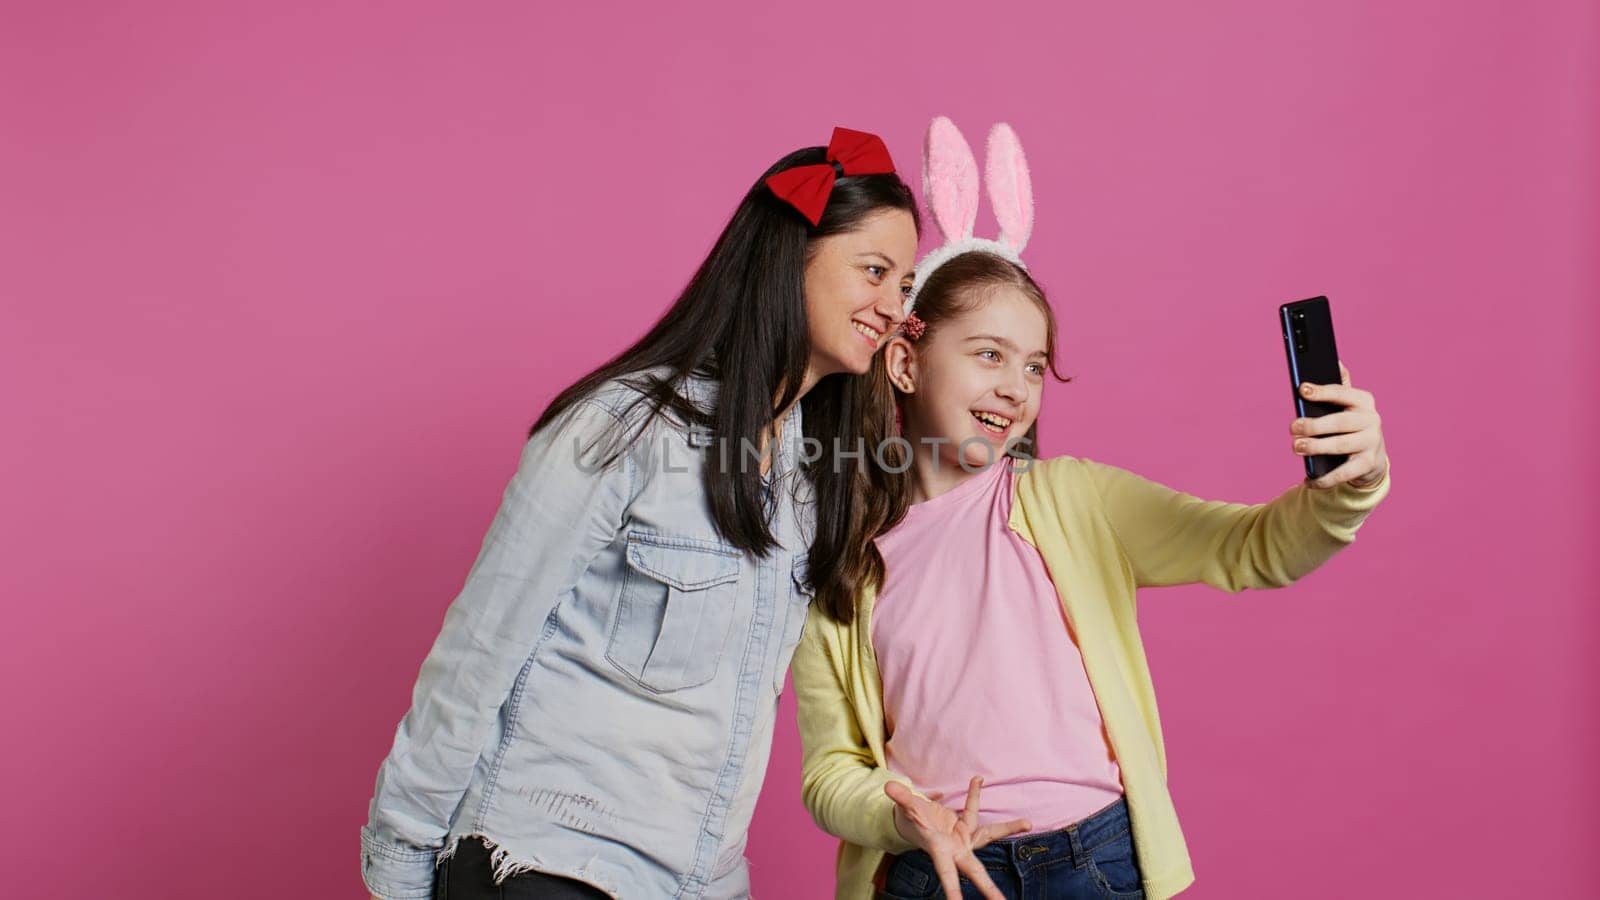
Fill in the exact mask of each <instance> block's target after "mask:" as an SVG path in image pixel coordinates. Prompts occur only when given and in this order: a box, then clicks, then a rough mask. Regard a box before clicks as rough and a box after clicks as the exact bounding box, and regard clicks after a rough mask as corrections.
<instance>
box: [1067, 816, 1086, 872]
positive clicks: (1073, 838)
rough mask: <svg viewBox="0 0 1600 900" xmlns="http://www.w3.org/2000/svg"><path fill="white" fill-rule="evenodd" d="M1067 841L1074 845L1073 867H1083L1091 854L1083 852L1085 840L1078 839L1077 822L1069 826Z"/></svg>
mask: <svg viewBox="0 0 1600 900" xmlns="http://www.w3.org/2000/svg"><path fill="white" fill-rule="evenodd" d="M1067 841H1068V843H1069V844H1070V845H1071V846H1072V867H1073V868H1074V869H1081V868H1083V866H1084V864H1085V863H1086V862H1087V861H1088V859H1089V855H1088V854H1087V853H1084V852H1083V841H1081V840H1079V839H1078V826H1077V825H1076V824H1074V825H1070V826H1068V827H1067Z"/></svg>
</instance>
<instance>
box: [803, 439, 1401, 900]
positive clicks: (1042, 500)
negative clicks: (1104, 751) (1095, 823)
mask: <svg viewBox="0 0 1600 900" xmlns="http://www.w3.org/2000/svg"><path fill="white" fill-rule="evenodd" d="M1013 485H1014V492H1015V493H1014V495H1013V503H1012V511H1011V519H1010V523H1009V524H1010V527H1011V530H1012V531H1015V532H1016V533H1017V534H1019V535H1021V536H1022V538H1023V539H1024V540H1026V541H1028V543H1030V544H1031V545H1033V546H1034V547H1035V548H1036V549H1038V551H1039V554H1040V556H1041V557H1042V558H1043V559H1044V563H1045V567H1046V569H1047V570H1048V571H1049V573H1050V578H1051V580H1052V581H1053V582H1054V583H1055V585H1056V592H1057V594H1058V595H1059V596H1060V598H1061V606H1062V609H1063V610H1064V611H1065V613H1066V615H1067V618H1068V621H1070V622H1072V623H1073V624H1074V625H1075V626H1076V629H1077V636H1078V645H1079V646H1078V649H1079V651H1080V653H1081V654H1082V656H1083V665H1084V669H1085V670H1086V671H1087V673H1088V676H1089V684H1090V686H1091V687H1092V688H1093V690H1094V695H1095V699H1096V701H1097V702H1098V703H1099V706H1100V714H1101V717H1102V718H1103V720H1104V721H1105V726H1106V733H1107V735H1108V737H1109V738H1110V741H1111V746H1112V750H1113V752H1114V753H1115V754H1116V758H1117V763H1118V765H1119V766H1120V768H1121V772H1122V784H1123V791H1124V794H1125V796H1126V799H1127V802H1128V809H1129V817H1130V819H1131V820H1132V826H1133V840H1134V847H1135V852H1136V853H1137V856H1138V859H1139V865H1140V868H1141V869H1142V870H1143V872H1144V891H1145V895H1146V896H1147V897H1148V898H1149V900H1165V898H1167V897H1171V896H1172V895H1174V894H1176V893H1178V892H1179V891H1181V890H1183V889H1184V888H1186V887H1188V886H1189V885H1190V884H1191V883H1192V882H1193V881H1194V870H1193V869H1192V868H1191V866H1190V863H1189V851H1188V849H1187V847H1186V846H1185V844H1184V840H1183V832H1182V830H1181V829H1180V828H1179V827H1178V816H1177V812H1176V811H1175V810H1174V809H1173V806H1172V797H1171V795H1170V794H1169V793H1168V792H1167V761H1166V750H1165V748H1164V747H1163V745H1162V741H1161V721H1160V718H1159V717H1158V715H1157V713H1156V697H1155V689H1154V687H1153V686H1152V685H1151V683H1150V670H1149V667H1148V666H1147V665H1146V663H1145V656H1144V645H1143V643H1142V642H1141V641H1140V638H1139V626H1138V622H1137V621H1136V619H1135V609H1134V590H1135V588H1139V587H1148V586H1156V585H1174V584H1190V583H1194V582H1204V583H1206V584H1209V585H1211V586H1213V587H1217V588H1221V589H1223V590H1226V591H1240V590H1243V589H1245V588H1273V587H1282V586H1284V585H1287V584H1289V583H1291V582H1293V581H1295V580H1296V579H1298V578H1301V577H1303V576H1304V575H1306V574H1308V573H1310V572H1311V571H1312V570H1313V569H1315V568H1316V567H1317V566H1319V565H1321V564H1322V563H1324V562H1326V561H1327V560H1328V559H1329V558H1330V557H1332V556H1333V555H1334V553H1336V552H1338V550H1339V549H1340V548H1342V547H1344V546H1345V545H1346V544H1349V543H1350V542H1351V541H1352V540H1354V539H1355V533H1356V529H1357V528H1358V527H1360V525H1361V522H1362V520H1363V519H1365V518H1366V516H1367V513H1368V512H1370V511H1371V510H1372V508H1373V507H1374V506H1376V505H1377V504H1378V502H1379V501H1380V500H1382V499H1383V498H1384V496H1385V495H1387V494H1388V492H1389V479H1388V477H1387V475H1386V476H1385V477H1384V479H1383V480H1382V481H1381V482H1379V483H1378V484H1377V485H1375V486H1373V487H1371V488H1366V489H1361V488H1355V487H1350V486H1348V485H1341V486H1339V487H1335V488H1333V489H1331V490H1320V491H1319V490H1313V489H1311V488H1309V487H1307V486H1306V485H1305V484H1304V483H1302V484H1300V485H1297V486H1295V487H1293V488H1291V489H1289V490H1288V491H1286V492H1285V493H1283V494H1282V495H1281V496H1279V497H1278V498H1277V499H1275V500H1273V501H1272V502H1270V503H1264V504H1257V505H1245V504H1240V503H1222V502H1216V501H1205V500H1201V499H1199V498H1197V497H1193V496H1190V495H1188V494H1184V493H1180V492H1178V491H1174V490H1172V489H1170V488H1167V487H1164V486H1162V485H1160V484H1157V483H1155V482H1152V481H1148V480H1146V479H1144V478H1141V477H1139V476H1137V475H1134V474H1133V473H1131V472H1128V471H1125V470H1123V469H1118V468H1115V467H1113V466H1107V465H1102V464H1099V463H1095V462H1091V461H1089V460H1086V459H1084V460H1080V459H1075V458H1072V457H1066V456H1063V457H1057V458H1055V459H1051V460H1048V461H1038V460H1036V461H1033V462H1032V464H1031V466H1030V467H1029V468H1028V470H1027V471H1025V472H1024V471H1020V470H1019V472H1018V474H1017V477H1016V478H1015V480H1014V482H1013ZM872 604H873V594H872V592H871V591H865V592H863V594H862V596H861V597H860V599H859V602H858V604H857V607H856V608H857V614H856V619H855V621H854V623H852V624H850V625H841V624H839V623H837V622H835V621H833V620H832V619H830V618H828V617H827V616H826V615H824V614H823V613H822V612H820V611H819V610H818V609H816V608H815V607H813V609H812V610H811V614H810V617H809V618H808V619H807V622H806V627H805V633H804V636H803V638H802V640H801V642H800V646H799V647H798V648H797V649H796V650H795V655H794V663H793V669H792V672H793V676H794V685H795V691H796V696H797V698H798V701H799V718H800V740H801V745H802V749H803V754H804V756H803V761H802V766H803V776H802V780H803V787H802V794H803V799H804V802H805V805H806V809H808V810H809V811H810V812H811V816H812V818H814V819H815V820H816V822H817V825H818V826H820V827H821V828H822V829H823V830H824V831H827V832H828V833H830V834H832V835H835V836H837V837H838V838H840V843H839V852H838V858H837V872H836V876H835V877H836V889H835V896H836V898H838V900H869V898H871V897H872V895H873V887H872V877H873V875H874V873H875V872H876V871H877V869H878V866H879V864H880V863H881V861H882V859H883V855H884V854H885V853H904V852H906V851H908V850H911V849H913V846H912V845H911V844H909V843H907V842H906V841H905V840H904V839H902V838H901V837H900V835H899V833H898V832H897V831H896V830H895V827H894V817H893V810H894V802H893V801H892V800H890V799H889V797H888V796H887V795H886V794H884V792H883V786H884V784H885V783H886V782H888V781H889V780H890V779H895V780H897V781H901V782H905V783H907V784H909V782H908V781H907V780H906V779H905V778H904V777H902V776H900V775H897V774H895V773H892V772H890V771H889V769H888V768H887V766H886V764H885V762H884V749H883V744H884V738H885V736H884V716H883V685H882V683H881V682H880V680H879V675H878V667H877V661H876V660H875V658H874V656H873V650H872V643H871V640H870V639H869V633H870V630H869V629H868V627H867V623H869V622H870V621H871V617H872Z"/></svg>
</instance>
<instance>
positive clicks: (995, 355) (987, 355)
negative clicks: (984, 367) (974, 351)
mask: <svg viewBox="0 0 1600 900" xmlns="http://www.w3.org/2000/svg"><path fill="white" fill-rule="evenodd" d="M978 355H979V356H981V357H983V358H984V359H988V360H993V361H994V362H999V361H1000V352H999V351H998V350H979V351H978Z"/></svg>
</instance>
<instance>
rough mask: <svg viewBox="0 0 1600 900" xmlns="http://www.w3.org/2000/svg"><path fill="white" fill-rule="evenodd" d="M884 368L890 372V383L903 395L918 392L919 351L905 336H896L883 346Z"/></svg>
mask: <svg viewBox="0 0 1600 900" xmlns="http://www.w3.org/2000/svg"><path fill="white" fill-rule="evenodd" d="M883 363H884V368H885V369H887V370H888V372H889V383H890V384H892V385H894V389H895V390H897V391H899V392H900V393H902V394H914V393H916V391H917V350H916V348H915V347H913V346H912V345H911V342H910V341H908V340H906V339H905V336H903V335H898V334H897V335H895V336H894V337H892V338H890V339H889V343H887V344H885V345H884V346H883Z"/></svg>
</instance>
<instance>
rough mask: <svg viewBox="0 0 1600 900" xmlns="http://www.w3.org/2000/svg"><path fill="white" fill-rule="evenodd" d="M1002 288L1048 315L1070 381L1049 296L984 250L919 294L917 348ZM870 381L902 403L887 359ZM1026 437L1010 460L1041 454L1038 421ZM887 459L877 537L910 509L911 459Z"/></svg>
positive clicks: (1052, 348) (876, 580)
mask: <svg viewBox="0 0 1600 900" xmlns="http://www.w3.org/2000/svg"><path fill="white" fill-rule="evenodd" d="M1001 288H1015V289H1016V290H1019V291H1021V292H1022V294H1023V296H1025V297H1027V298H1028V299H1029V300H1032V301H1033V302H1034V304H1035V305H1036V306H1038V307H1039V311H1040V312H1042V313H1043V314H1044V322H1045V363H1046V365H1047V366H1048V367H1049V369H1050V374H1051V375H1053V376H1054V377H1055V379H1056V380H1057V381H1060V382H1063V383H1064V382H1068V381H1071V380H1072V379H1071V378H1069V377H1067V376H1064V375H1062V374H1061V372H1060V371H1059V370H1058V369H1057V368H1056V316H1055V311H1054V310H1052V309H1051V308H1050V303H1049V301H1047V300H1046V299H1045V296H1044V291H1043V290H1042V289H1041V288H1040V287H1039V285H1038V283H1037V282H1035V281H1034V280H1033V277H1032V276H1030V275H1029V274H1028V272H1027V270H1026V269H1024V268H1022V267H1021V266H1019V265H1017V264H1016V263H1014V262H1011V261H1010V260H1008V259H1004V258H1002V257H1000V256H997V255H995V254H993V253H987V252H984V251H982V250H972V251H968V252H966V253H962V254H960V255H958V256H954V257H952V258H951V259H950V260H949V261H947V262H945V263H944V264H942V265H940V266H939V268H937V269H935V270H934V272H933V274H932V275H930V276H928V280H927V281H926V282H925V283H924V284H923V286H922V290H921V291H920V292H918V294H917V305H916V314H917V318H919V319H921V320H922V321H923V323H924V329H923V332H922V335H921V336H920V337H918V338H917V343H919V344H923V343H926V342H928V341H930V340H932V339H933V335H934V333H935V332H937V331H938V330H939V327H940V325H941V324H946V323H948V322H950V321H951V320H952V319H955V318H957V317H959V316H961V315H962V314H964V313H968V312H971V311H973V310H975V309H977V308H979V307H980V306H982V305H983V304H985V303H987V302H989V298H990V297H991V296H993V293H994V291H995V290H997V289H1001ZM868 379H869V384H870V385H871V386H872V388H873V389H874V390H882V391H883V392H884V393H885V394H887V395H888V396H889V397H890V398H891V399H890V402H892V403H895V404H898V402H899V397H900V394H899V393H898V392H897V391H895V389H894V386H893V383H892V382H891V381H890V379H889V372H888V367H887V365H886V364H885V362H884V359H883V357H882V355H880V356H879V357H878V358H877V359H876V360H874V362H873V365H872V372H871V374H870V375H869V376H868ZM891 433H893V432H891ZM1024 437H1025V438H1026V439H1027V440H1028V443H1027V444H1025V445H1022V446H1021V447H1013V448H1012V449H1011V450H1010V451H1009V452H1008V453H1007V455H1008V456H1011V457H1014V458H1031V457H1037V456H1038V455H1039V423H1038V420H1037V419H1036V420H1034V423H1033V426H1032V427H1030V428H1029V429H1028V433H1027V434H1026V435H1024ZM885 457H886V462H887V466H886V468H890V469H894V470H897V471H899V472H900V474H898V475H893V476H890V477H889V479H888V480H889V482H890V484H889V491H888V493H887V495H886V500H887V502H885V503H883V504H881V505H879V506H875V507H873V509H872V510H871V511H872V512H873V513H874V514H875V518H873V519H872V520H871V521H870V522H869V523H868V529H867V533H868V534H870V535H872V536H873V537H874V538H876V537H878V536H879V535H882V534H884V533H885V532H887V531H888V530H889V529H891V528H893V527H894V526H896V525H898V524H900V520H901V519H903V518H905V514H906V509H907V508H908V507H909V506H910V503H909V502H908V496H909V493H910V492H909V487H910V476H909V474H908V473H909V460H908V459H906V456H905V453H904V452H903V450H899V449H898V448H897V449H896V451H895V452H893V453H886V454H885ZM870 546H871V547H872V553H871V568H870V569H869V570H868V578H866V579H864V580H865V581H866V583H868V584H870V585H871V586H873V587H874V588H878V587H881V586H882V584H883V577H884V573H885V571H886V570H885V568H884V564H883V557H882V556H881V555H879V554H878V552H877V546H876V545H870ZM824 611H825V612H826V613H827V614H828V615H829V616H830V617H831V618H833V619H835V620H837V621H840V622H845V623H848V622H849V621H850V620H851V619H852V618H853V617H854V615H855V613H854V609H853V608H852V609H851V610H847V611H846V610H840V609H837V608H831V607H824Z"/></svg>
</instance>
